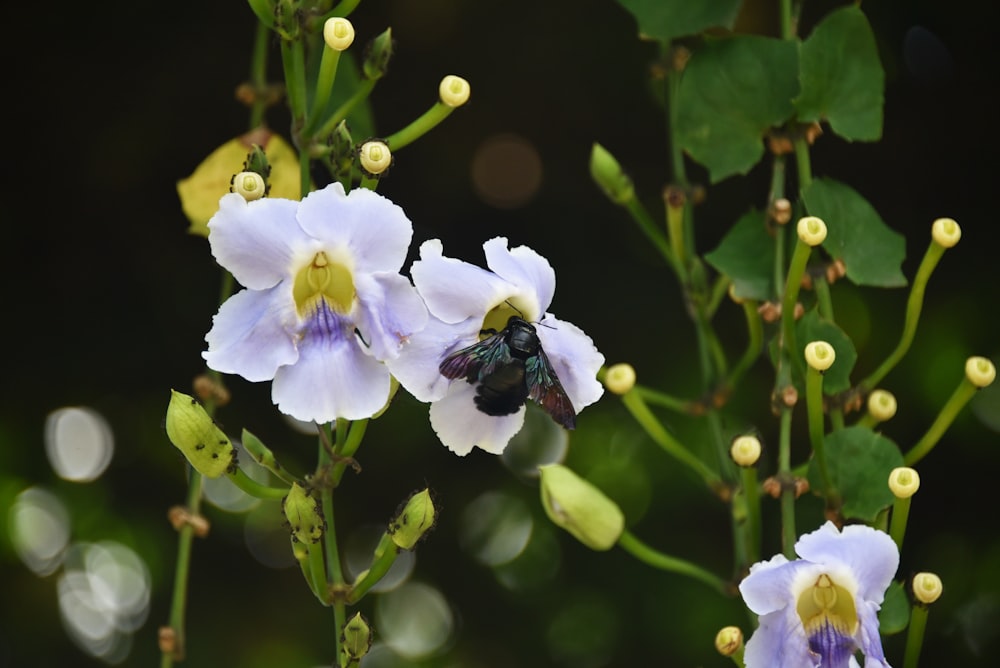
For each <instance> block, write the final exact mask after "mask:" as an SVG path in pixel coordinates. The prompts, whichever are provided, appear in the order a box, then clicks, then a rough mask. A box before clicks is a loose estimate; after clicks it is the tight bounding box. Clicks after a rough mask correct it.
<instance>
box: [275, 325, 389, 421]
mask: <svg viewBox="0 0 1000 668" xmlns="http://www.w3.org/2000/svg"><path fill="white" fill-rule="evenodd" d="M389 389H390V382H389V370H388V369H387V368H386V367H385V365H384V364H381V363H380V362H379V361H378V360H376V359H374V358H372V357H371V356H369V355H366V354H365V353H364V351H363V350H362V349H361V344H359V343H358V341H357V338H356V337H355V335H354V331H353V326H352V325H351V324H350V323H349V322H347V321H344V320H342V319H340V318H339V317H337V316H336V315H335V314H334V313H333V312H332V311H330V310H329V309H328V308H325V307H322V308H320V309H319V310H317V312H316V313H315V314H314V315H313V316H312V317H311V318H310V320H309V325H308V327H307V328H306V329H305V330H304V331H303V336H302V340H301V342H300V343H299V360H298V362H296V363H295V364H293V365H290V366H284V367H281V368H280V369H278V371H277V373H275V375H274V383H273V385H272V386H271V398H272V400H273V401H274V403H275V404H277V406H278V410H280V411H281V412H282V413H285V414H287V415H291V416H292V417H294V418H295V419H297V420H304V421H307V422H317V423H326V422H332V421H333V420H335V419H337V418H346V419H348V420H360V419H363V418H368V417H371V416H372V415H374V414H375V413H377V412H378V411H379V410H381V409H382V407H383V406H385V403H386V401H388V399H389Z"/></svg>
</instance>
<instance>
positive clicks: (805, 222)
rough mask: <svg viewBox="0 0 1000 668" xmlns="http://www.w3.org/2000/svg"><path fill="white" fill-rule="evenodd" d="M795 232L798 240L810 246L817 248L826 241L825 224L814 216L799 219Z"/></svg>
mask: <svg viewBox="0 0 1000 668" xmlns="http://www.w3.org/2000/svg"><path fill="white" fill-rule="evenodd" d="M796 231H797V232H798V234H799V239H802V241H803V242H805V243H807V244H809V245H810V246H819V245H820V244H821V243H823V241H824V240H826V223H824V222H823V221H822V220H820V219H819V218H817V217H816V216H806V217H804V218H800V219H799V223H798V226H797V227H796Z"/></svg>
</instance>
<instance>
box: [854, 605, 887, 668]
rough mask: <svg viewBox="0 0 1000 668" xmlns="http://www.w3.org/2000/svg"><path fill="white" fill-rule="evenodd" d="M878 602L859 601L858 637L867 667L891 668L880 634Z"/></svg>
mask: <svg viewBox="0 0 1000 668" xmlns="http://www.w3.org/2000/svg"><path fill="white" fill-rule="evenodd" d="M878 609H879V605H878V604H877V603H868V602H864V601H861V602H859V603H858V606H857V610H858V622H859V626H860V628H859V630H858V637H857V638H856V640H857V642H858V645H860V647H861V651H862V652H864V655H865V668H889V664H888V663H887V662H886V660H885V653H884V652H883V651H882V636H881V635H879V627H878Z"/></svg>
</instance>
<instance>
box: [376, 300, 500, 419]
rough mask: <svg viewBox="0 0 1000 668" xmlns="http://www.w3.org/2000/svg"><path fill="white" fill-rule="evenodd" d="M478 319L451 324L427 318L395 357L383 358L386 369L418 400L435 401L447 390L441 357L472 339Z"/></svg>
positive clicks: (475, 332) (476, 334)
mask: <svg viewBox="0 0 1000 668" xmlns="http://www.w3.org/2000/svg"><path fill="white" fill-rule="evenodd" d="M480 322H481V321H480V320H478V319H476V318H470V319H469V320H466V321H464V322H461V323H457V324H454V325H452V324H449V323H446V322H443V321H441V320H438V319H437V318H433V317H432V318H429V319H428V321H427V325H426V326H425V327H424V328H423V329H422V330H420V331H419V332H417V333H416V334H414V335H413V336H411V337H410V339H409V341H407V342H406V343H405V344H404V345H403V347H402V349H401V350H400V351H399V356H398V357H396V358H390V359H387V360H386V364H387V365H388V366H389V371H391V372H392V375H393V376H395V377H396V380H398V381H399V383H400V385H402V386H403V387H404V388H406V391H407V392H409V393H410V394H412V395H413V396H414V397H416V399H417V400H418V401H437V400H438V399H440V398H441V397H443V396H444V395H445V394H446V393H447V392H448V385H449V384H450V383H451V381H450V380H449V379H448V378H445V377H444V376H442V375H441V360H442V359H444V357H445V356H446V355H447V354H449V353H450V352H451V351H452V350H457V349H458V348H459V347H461V345H460V344H462V345H468V344H469V343H472V342H474V341H475V340H476V338H477V337H478V335H479V327H480ZM472 408H473V410H478V409H476V408H475V406H473V407H472Z"/></svg>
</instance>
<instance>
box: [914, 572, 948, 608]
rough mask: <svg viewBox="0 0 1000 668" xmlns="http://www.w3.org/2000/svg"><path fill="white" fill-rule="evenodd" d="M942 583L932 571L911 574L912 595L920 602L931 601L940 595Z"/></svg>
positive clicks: (942, 588) (942, 589) (942, 587)
mask: <svg viewBox="0 0 1000 668" xmlns="http://www.w3.org/2000/svg"><path fill="white" fill-rule="evenodd" d="M943 591H944V585H942V584H941V578H939V577H938V576H937V575H935V574H934V573H917V574H916V575H914V576H913V596H914V598H916V599H917V600H918V601H920V602H921V603H925V604H927V603H933V602H934V601H936V600H938V598H940V597H941V593H942V592H943Z"/></svg>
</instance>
